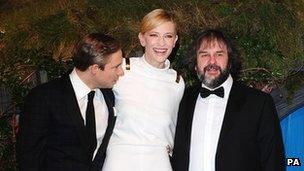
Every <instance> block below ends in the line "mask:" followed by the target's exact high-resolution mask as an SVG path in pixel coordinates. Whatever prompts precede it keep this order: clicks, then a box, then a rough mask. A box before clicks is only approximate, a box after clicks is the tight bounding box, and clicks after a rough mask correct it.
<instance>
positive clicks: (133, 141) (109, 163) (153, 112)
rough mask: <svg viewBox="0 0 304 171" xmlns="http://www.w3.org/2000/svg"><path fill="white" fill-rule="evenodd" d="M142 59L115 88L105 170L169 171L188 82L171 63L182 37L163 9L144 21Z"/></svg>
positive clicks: (128, 65) (129, 65) (133, 61)
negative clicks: (113, 116)
mask: <svg viewBox="0 0 304 171" xmlns="http://www.w3.org/2000/svg"><path fill="white" fill-rule="evenodd" d="M138 37H139V40H140V43H141V45H142V46H143V47H144V49H145V53H144V55H143V56H142V57H138V58H130V59H126V60H125V61H124V63H123V68H124V69H125V75H124V77H122V78H121V79H120V80H119V81H118V82H117V84H116V85H115V87H114V88H113V91H114V94H115V98H116V100H115V108H116V114H117V119H116V125H115V128H114V131H113V134H112V137H111V139H110V142H109V147H108V150H107V157H106V161H105V164H104V166H103V171H154V170H155V171H171V170H172V168H171V165H170V159H169V158H170V155H171V149H172V147H173V141H174V134H175V126H176V120H177V112H178V107H179V103H180V100H181V98H182V95H183V92H184V87H185V85H184V81H183V79H182V78H181V77H180V76H179V75H178V74H177V72H176V71H175V70H173V69H171V68H170V61H169V60H168V59H167V58H168V57H169V55H170V54H171V52H172V49H173V48H174V46H175V43H176V41H177V39H178V36H177V27H176V23H175V22H174V20H173V18H172V16H171V15H170V14H169V13H168V12H167V11H165V10H162V9H156V10H153V11H151V12H150V13H148V14H147V15H146V16H145V17H144V18H143V19H142V21H141V24H140V33H139V35H138Z"/></svg>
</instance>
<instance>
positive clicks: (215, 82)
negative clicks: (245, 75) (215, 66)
mask: <svg viewBox="0 0 304 171" xmlns="http://www.w3.org/2000/svg"><path fill="white" fill-rule="evenodd" d="M229 74H230V73H229V71H228V70H227V69H224V70H220V75H219V76H217V77H216V78H214V79H211V80H209V79H207V78H206V77H205V75H204V74H201V75H200V74H198V78H199V80H201V81H202V83H203V84H204V85H205V86H207V87H208V88H211V89H214V88H216V87H218V86H220V85H221V84H223V83H224V82H225V81H226V80H227V78H228V76H229Z"/></svg>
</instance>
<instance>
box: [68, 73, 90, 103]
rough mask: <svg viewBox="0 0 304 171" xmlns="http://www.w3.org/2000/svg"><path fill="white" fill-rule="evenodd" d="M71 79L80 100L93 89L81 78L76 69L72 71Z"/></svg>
mask: <svg viewBox="0 0 304 171" xmlns="http://www.w3.org/2000/svg"><path fill="white" fill-rule="evenodd" d="M69 76H70V80H71V83H72V85H73V88H74V92H75V94H76V98H77V100H80V99H82V98H84V97H86V96H87V94H88V93H89V92H90V91H91V89H90V88H89V87H88V86H87V85H86V84H85V83H84V82H83V81H82V80H81V79H80V77H79V76H78V74H77V72H76V69H75V68H74V69H73V71H72V72H71V73H70V75H69Z"/></svg>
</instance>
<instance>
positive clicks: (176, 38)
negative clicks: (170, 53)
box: [173, 35, 178, 47]
mask: <svg viewBox="0 0 304 171" xmlns="http://www.w3.org/2000/svg"><path fill="white" fill-rule="evenodd" d="M177 40H178V35H176V36H175V40H174V44H173V47H175V44H176V42H177Z"/></svg>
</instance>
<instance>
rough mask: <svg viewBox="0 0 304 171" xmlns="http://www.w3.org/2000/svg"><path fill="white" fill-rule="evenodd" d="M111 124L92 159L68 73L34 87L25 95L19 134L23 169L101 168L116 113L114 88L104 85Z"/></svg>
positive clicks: (72, 169)
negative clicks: (106, 87)
mask: <svg viewBox="0 0 304 171" xmlns="http://www.w3.org/2000/svg"><path fill="white" fill-rule="evenodd" d="M101 91H102V93H103V96H104V98H105V101H106V104H107V107H108V111H109V119H108V127H107V130H106V133H105V136H104V138H103V141H102V144H101V146H100V147H99V149H98V152H97V154H96V156H95V158H94V161H93V162H92V159H91V156H90V153H89V149H88V147H89V146H88V142H87V140H88V137H87V135H86V134H85V130H84V129H85V127H84V121H83V118H82V116H81V112H80V109H79V107H78V102H77V99H76V95H75V92H74V89H73V87H72V84H71V82H70V79H69V76H68V75H65V76H63V77H61V78H58V79H55V80H53V81H50V82H48V83H46V84H42V85H40V86H37V87H35V88H34V89H33V90H32V91H31V92H30V93H29V95H28V96H27V97H26V99H25V105H24V108H23V109H24V110H23V111H22V114H21V115H20V125H19V133H18V136H17V159H18V162H19V168H20V170H22V171H23V170H29V171H36V170H42V171H61V170H62V171H63V170H64V171H75V170H77V171H89V170H101V168H102V165H103V162H104V159H105V152H106V147H107V145H108V141H109V138H110V136H111V134H112V131H113V127H114V124H115V119H116V117H115V116H114V113H113V106H114V94H113V92H112V90H109V89H101Z"/></svg>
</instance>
